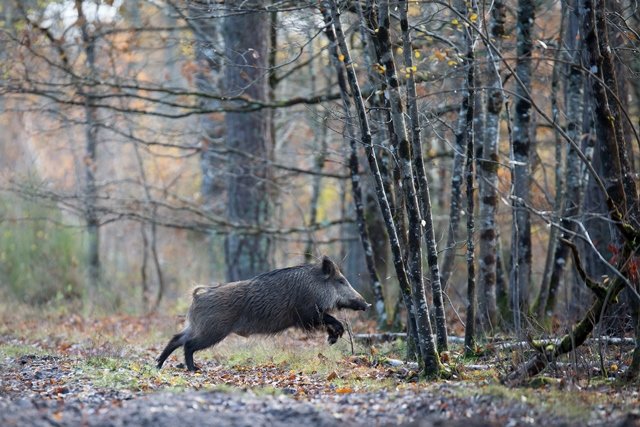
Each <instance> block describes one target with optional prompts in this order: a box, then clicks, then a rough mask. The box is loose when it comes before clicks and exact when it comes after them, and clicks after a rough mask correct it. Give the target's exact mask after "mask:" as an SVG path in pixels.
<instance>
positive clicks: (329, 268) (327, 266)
mask: <svg viewBox="0 0 640 427" xmlns="http://www.w3.org/2000/svg"><path fill="white" fill-rule="evenodd" d="M337 273H338V267H336V265H335V264H334V263H333V261H331V260H330V259H329V257H326V256H324V257H322V274H324V276H325V277H326V278H327V279H331V278H332V277H335V276H336V274H337Z"/></svg>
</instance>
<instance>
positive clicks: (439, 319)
mask: <svg viewBox="0 0 640 427" xmlns="http://www.w3.org/2000/svg"><path fill="white" fill-rule="evenodd" d="M398 3H399V8H400V27H401V29H402V42H403V51H404V65H405V69H406V70H409V72H408V74H409V78H408V79H407V104H408V110H409V118H410V124H411V148H412V150H413V153H412V155H413V166H414V170H415V174H416V175H415V177H416V183H417V187H418V188H417V191H418V199H419V202H420V211H421V214H422V219H423V221H424V240H425V246H426V248H427V261H428V263H429V270H430V272H431V294H432V298H433V306H434V311H435V324H436V336H437V340H438V351H440V352H442V351H447V349H448V344H447V318H446V314H445V311H444V302H443V298H442V286H441V282H440V268H439V267H438V247H437V244H436V237H435V232H434V226H433V215H432V211H431V195H430V193H429V181H428V179H427V174H426V172H425V167H424V160H423V158H422V144H421V139H420V129H421V126H420V117H419V114H418V96H417V93H416V83H415V79H414V75H413V58H412V57H413V44H412V41H411V34H410V32H409V21H408V16H407V15H408V7H409V6H408V2H407V1H403V0H401V1H399V2H398Z"/></svg>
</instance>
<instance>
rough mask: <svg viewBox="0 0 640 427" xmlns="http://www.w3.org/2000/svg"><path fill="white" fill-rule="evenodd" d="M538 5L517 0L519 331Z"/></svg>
mask: <svg viewBox="0 0 640 427" xmlns="http://www.w3.org/2000/svg"><path fill="white" fill-rule="evenodd" d="M534 19H535V5H534V2H533V1H532V0H518V16H517V34H516V37H517V46H516V51H517V62H516V74H517V75H518V77H519V79H520V81H521V82H522V85H523V86H524V88H523V87H522V86H521V85H518V86H516V101H515V116H514V121H513V153H512V167H513V209H514V213H513V230H512V244H511V258H512V265H511V274H510V280H509V282H510V283H509V284H510V302H511V310H512V312H513V323H514V326H515V327H516V330H519V328H520V327H521V326H523V325H524V321H525V316H526V315H527V313H528V309H529V292H530V281H531V217H530V213H529V210H528V208H527V205H528V204H529V202H530V187H531V158H530V156H531V152H532V150H533V147H534V145H535V144H534V141H532V140H531V114H532V110H531V100H530V99H529V93H530V92H531V53H532V51H533V39H532V31H533V28H534V26H533V24H534Z"/></svg>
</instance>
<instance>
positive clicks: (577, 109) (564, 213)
mask: <svg viewBox="0 0 640 427" xmlns="http://www.w3.org/2000/svg"><path fill="white" fill-rule="evenodd" d="M573 10H574V11H573V12H571V13H569V15H568V25H567V28H568V31H567V34H566V37H565V38H564V39H565V45H566V46H567V53H568V58H566V59H567V60H568V61H569V65H568V66H567V68H568V70H567V73H568V75H567V79H566V82H565V92H564V98H565V102H564V104H565V108H566V117H567V123H566V129H567V135H568V136H569V137H570V138H571V139H572V140H574V141H575V142H576V144H577V145H578V146H580V144H579V142H580V134H581V133H582V117H583V101H584V97H583V92H582V88H583V85H584V78H583V75H582V71H581V66H580V60H581V56H582V44H581V43H580V42H579V41H578V37H577V34H578V28H579V16H578V11H577V8H573ZM564 170H565V173H566V176H565V182H566V191H565V192H564V195H556V197H563V198H564V203H563V204H562V206H563V207H562V210H561V214H560V218H561V222H560V224H561V226H562V229H563V231H562V234H561V239H562V240H571V239H572V237H573V236H572V234H573V232H574V231H575V229H576V223H575V221H576V220H577V219H578V218H577V216H578V214H579V212H580V206H581V203H582V200H581V194H582V191H581V188H582V186H583V184H582V176H581V162H580V159H579V157H578V153H577V150H576V149H575V147H574V146H573V145H571V144H570V145H568V146H567V154H566V167H565V168H564ZM553 249H554V254H553V259H552V263H551V268H552V269H551V276H550V277H549V283H548V286H542V287H541V290H540V296H539V297H538V304H537V308H538V310H537V313H536V315H537V316H538V319H539V320H540V321H541V322H543V321H545V320H548V319H549V318H550V317H551V315H552V314H553V312H554V310H555V308H556V304H557V292H558V289H559V285H560V281H561V279H562V275H563V273H564V270H565V266H566V264H567V263H568V256H569V247H568V246H567V245H566V244H564V243H562V242H557V244H556V245H555V247H554V248H553Z"/></svg>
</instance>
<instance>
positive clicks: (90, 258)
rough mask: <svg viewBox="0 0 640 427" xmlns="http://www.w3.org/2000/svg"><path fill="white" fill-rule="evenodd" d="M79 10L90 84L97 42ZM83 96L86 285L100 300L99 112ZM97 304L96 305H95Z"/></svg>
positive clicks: (87, 96) (78, 4)
mask: <svg viewBox="0 0 640 427" xmlns="http://www.w3.org/2000/svg"><path fill="white" fill-rule="evenodd" d="M76 10H77V12H78V25H79V26H80V31H81V34H82V42H83V45H84V51H85V55H86V62H87V72H88V78H87V80H88V81H89V82H92V81H93V80H94V79H95V78H96V56H95V39H94V38H93V37H92V35H91V34H89V28H88V27H89V26H88V23H87V19H86V17H85V15H84V11H83V9H82V1H81V0H76ZM81 92H82V94H83V95H84V115H85V129H86V133H85V158H84V165H85V174H84V176H85V183H84V185H85V188H84V204H85V211H84V215H85V221H86V224H87V282H88V285H89V289H90V295H91V298H92V299H94V298H95V297H97V295H96V294H95V292H96V291H97V290H98V289H99V287H100V284H101V281H102V268H101V265H100V223H99V220H98V214H97V211H96V202H97V188H96V174H97V169H98V159H97V150H98V147H97V146H98V111H97V108H96V107H95V105H94V104H95V101H94V95H93V93H92V89H91V87H89V88H87V89H84V88H83V89H81ZM92 302H97V301H92Z"/></svg>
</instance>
